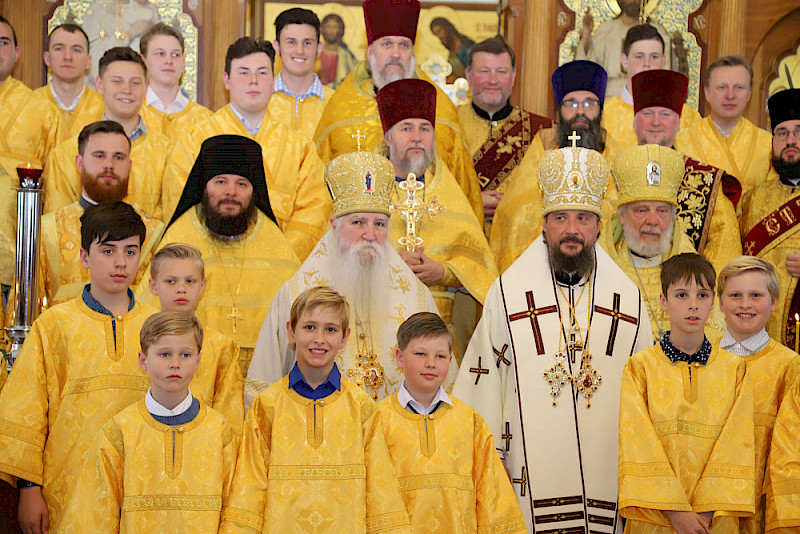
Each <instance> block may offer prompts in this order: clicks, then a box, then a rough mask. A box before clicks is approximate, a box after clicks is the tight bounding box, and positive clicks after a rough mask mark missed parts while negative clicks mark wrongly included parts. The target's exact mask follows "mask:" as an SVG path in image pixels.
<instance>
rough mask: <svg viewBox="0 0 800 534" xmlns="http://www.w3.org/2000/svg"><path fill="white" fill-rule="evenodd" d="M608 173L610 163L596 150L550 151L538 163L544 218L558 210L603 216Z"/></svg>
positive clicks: (576, 148)
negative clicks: (585, 212)
mask: <svg viewBox="0 0 800 534" xmlns="http://www.w3.org/2000/svg"><path fill="white" fill-rule="evenodd" d="M608 172H609V167H608V162H607V161H606V159H605V158H604V157H603V156H602V155H601V154H600V153H599V152H597V151H596V150H589V149H587V148H580V147H568V148H559V149H558V150H551V151H550V152H548V153H547V154H545V155H544V157H542V159H541V160H540V161H539V188H540V189H541V191H542V205H543V207H544V209H543V210H542V215H543V216H544V215H547V214H548V213H552V212H554V211H558V210H585V211H590V212H592V213H596V214H597V215H599V216H602V207H603V196H604V195H605V191H606V186H608Z"/></svg>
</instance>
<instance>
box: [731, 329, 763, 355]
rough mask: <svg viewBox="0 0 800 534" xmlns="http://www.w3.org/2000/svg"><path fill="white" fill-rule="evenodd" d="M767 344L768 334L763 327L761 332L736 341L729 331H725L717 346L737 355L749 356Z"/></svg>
mask: <svg viewBox="0 0 800 534" xmlns="http://www.w3.org/2000/svg"><path fill="white" fill-rule="evenodd" d="M767 345H769V334H767V331H766V330H764V329H763V328H762V329H761V332H758V333H757V334H753V335H752V336H750V337H748V338H747V339H745V340H744V341H736V340H735V339H734V338H733V336H732V335H731V333H730V332H727V331H726V332H725V335H723V336H722V339H721V340H720V342H719V346H720V347H721V348H723V349H725V350H727V351H728V352H731V353H733V354H735V355H737V356H751V355H753V354H755V353H756V352H759V351H761V350H763V349H764V347H766V346H767Z"/></svg>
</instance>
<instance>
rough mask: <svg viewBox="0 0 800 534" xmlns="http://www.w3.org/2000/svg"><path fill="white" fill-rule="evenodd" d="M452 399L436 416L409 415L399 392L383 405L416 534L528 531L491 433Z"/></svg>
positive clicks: (388, 440)
mask: <svg viewBox="0 0 800 534" xmlns="http://www.w3.org/2000/svg"><path fill="white" fill-rule="evenodd" d="M450 400H452V401H453V405H454V406H450V405H449V404H445V403H442V405H441V406H440V407H439V409H438V410H436V412H435V413H433V414H430V415H419V414H415V413H411V412H409V411H408V410H406V409H405V408H403V407H402V406H401V405H400V402H399V401H398V400H397V393H395V394H393V395H392V396H391V397H387V398H386V399H384V400H383V401H381V402H380V403H379V404H378V413H379V414H380V417H381V425H382V426H383V433H384V435H385V436H386V445H387V446H388V448H389V456H390V457H391V458H392V463H393V464H394V471H395V474H396V475H397V480H398V482H399V483H400V491H401V492H402V494H403V499H404V500H405V503H406V509H407V510H408V515H409V517H410V518H411V531H412V532H418V533H420V534H433V533H442V534H457V533H467V532H507V533H512V532H520V533H524V532H527V530H526V529H525V521H524V520H523V519H522V513H521V512H520V510H519V504H517V498H516V496H515V495H514V490H513V489H512V487H511V482H510V481H509V480H508V475H507V474H506V470H505V468H504V467H503V463H502V462H501V461H500V457H499V456H498V455H497V451H496V450H495V447H494V438H493V437H492V433H491V431H490V430H489V426H488V425H487V424H486V421H484V420H483V417H481V416H480V414H479V413H478V412H476V411H475V410H473V409H472V408H470V407H469V406H467V405H466V404H465V403H463V402H461V401H460V400H458V399H455V398H453V397H450Z"/></svg>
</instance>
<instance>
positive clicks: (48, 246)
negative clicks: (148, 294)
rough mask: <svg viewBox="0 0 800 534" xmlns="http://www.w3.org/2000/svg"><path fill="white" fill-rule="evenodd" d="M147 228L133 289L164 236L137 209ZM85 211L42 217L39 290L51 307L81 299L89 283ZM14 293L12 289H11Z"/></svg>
mask: <svg viewBox="0 0 800 534" xmlns="http://www.w3.org/2000/svg"><path fill="white" fill-rule="evenodd" d="M137 212H138V213H139V214H140V215H141V216H142V220H143V221H144V225H145V227H146V228H147V237H146V238H145V242H144V243H143V244H142V247H141V251H140V253H139V270H138V271H137V272H136V277H135V278H134V281H133V285H136V284H137V283H138V282H139V280H141V279H142V278H147V276H146V273H147V269H148V266H149V265H150V258H151V257H152V256H153V252H154V250H155V246H156V244H157V243H158V241H159V240H160V239H161V234H162V233H163V232H164V224H163V223H162V222H161V221H159V220H158V219H154V218H152V217H150V216H149V215H147V213H143V212H142V211H140V210H138V209H137ZM82 215H83V208H82V207H81V205H80V203H78V202H73V203H72V204H70V205H68V206H64V207H63V208H61V209H59V210H58V211H55V212H52V213H47V214H45V215H43V216H42V243H41V249H40V250H41V252H40V259H39V264H40V265H41V268H40V269H39V272H40V273H42V278H43V280H42V282H43V283H42V284H41V285H40V286H39V289H40V290H41V292H42V293H43V294H44V296H46V297H47V303H48V306H54V305H56V304H61V303H62V302H66V301H68V300H70V299H73V298H75V297H79V296H80V295H81V292H82V291H83V286H85V285H86V284H88V283H89V271H88V270H87V269H84V268H83V266H82V265H81V260H80V250H81V221H80V218H81V216H82ZM12 291H13V289H12Z"/></svg>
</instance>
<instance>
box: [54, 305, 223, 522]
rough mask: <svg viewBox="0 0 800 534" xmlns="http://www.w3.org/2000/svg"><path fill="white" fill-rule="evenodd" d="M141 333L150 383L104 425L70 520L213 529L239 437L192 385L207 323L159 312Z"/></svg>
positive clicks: (68, 515)
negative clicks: (140, 396)
mask: <svg viewBox="0 0 800 534" xmlns="http://www.w3.org/2000/svg"><path fill="white" fill-rule="evenodd" d="M139 340H140V344H141V352H139V366H140V367H141V368H142V370H143V371H145V372H146V373H147V375H148V376H149V378H150V388H149V389H148V390H147V395H146V396H145V398H143V399H142V400H140V401H138V402H136V403H134V404H132V405H131V406H129V407H127V408H125V409H124V410H122V411H121V412H119V413H118V414H117V415H115V416H114V417H112V418H111V420H110V421H108V423H106V424H105V426H104V427H103V429H102V433H101V435H100V437H99V439H98V444H97V445H96V447H95V448H94V449H93V451H92V457H93V459H92V460H91V461H90V462H89V463H88V465H87V468H86V469H84V471H83V473H82V475H81V477H80V479H79V482H78V487H77V489H76V490H75V493H74V494H73V497H72V500H71V501H70V504H69V506H68V507H67V512H66V521H67V523H68V524H69V525H71V527H72V528H73V529H74V531H75V532H108V533H112V532H113V533H116V532H131V533H140V532H156V531H157V532H163V533H176V534H177V533H179V532H216V531H217V528H218V527H219V519H220V513H221V511H222V505H223V502H224V500H225V499H226V498H227V495H228V491H229V489H230V483H231V478H232V477H233V470H234V467H235V464H236V451H237V445H238V440H237V435H236V433H235V432H234V431H233V429H232V428H231V426H230V424H229V423H228V421H227V418H226V417H225V416H224V415H222V414H221V413H219V412H217V411H216V410H214V409H213V408H209V407H207V406H206V405H205V404H203V403H202V402H200V401H199V400H197V399H196V398H195V397H194V396H193V395H192V392H191V391H190V390H189V383H190V382H192V378H193V377H194V375H195V372H196V371H197V369H198V368H199V367H201V365H200V362H201V354H200V347H201V346H202V345H203V327H202V326H200V322H199V321H198V320H197V318H196V317H194V316H193V315H186V314H185V313H181V312H174V311H166V312H159V313H156V314H154V315H151V316H150V317H149V318H148V319H147V321H145V323H144V325H143V326H142V329H141V332H140V333H139ZM89 503H91V510H87V505H89Z"/></svg>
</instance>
